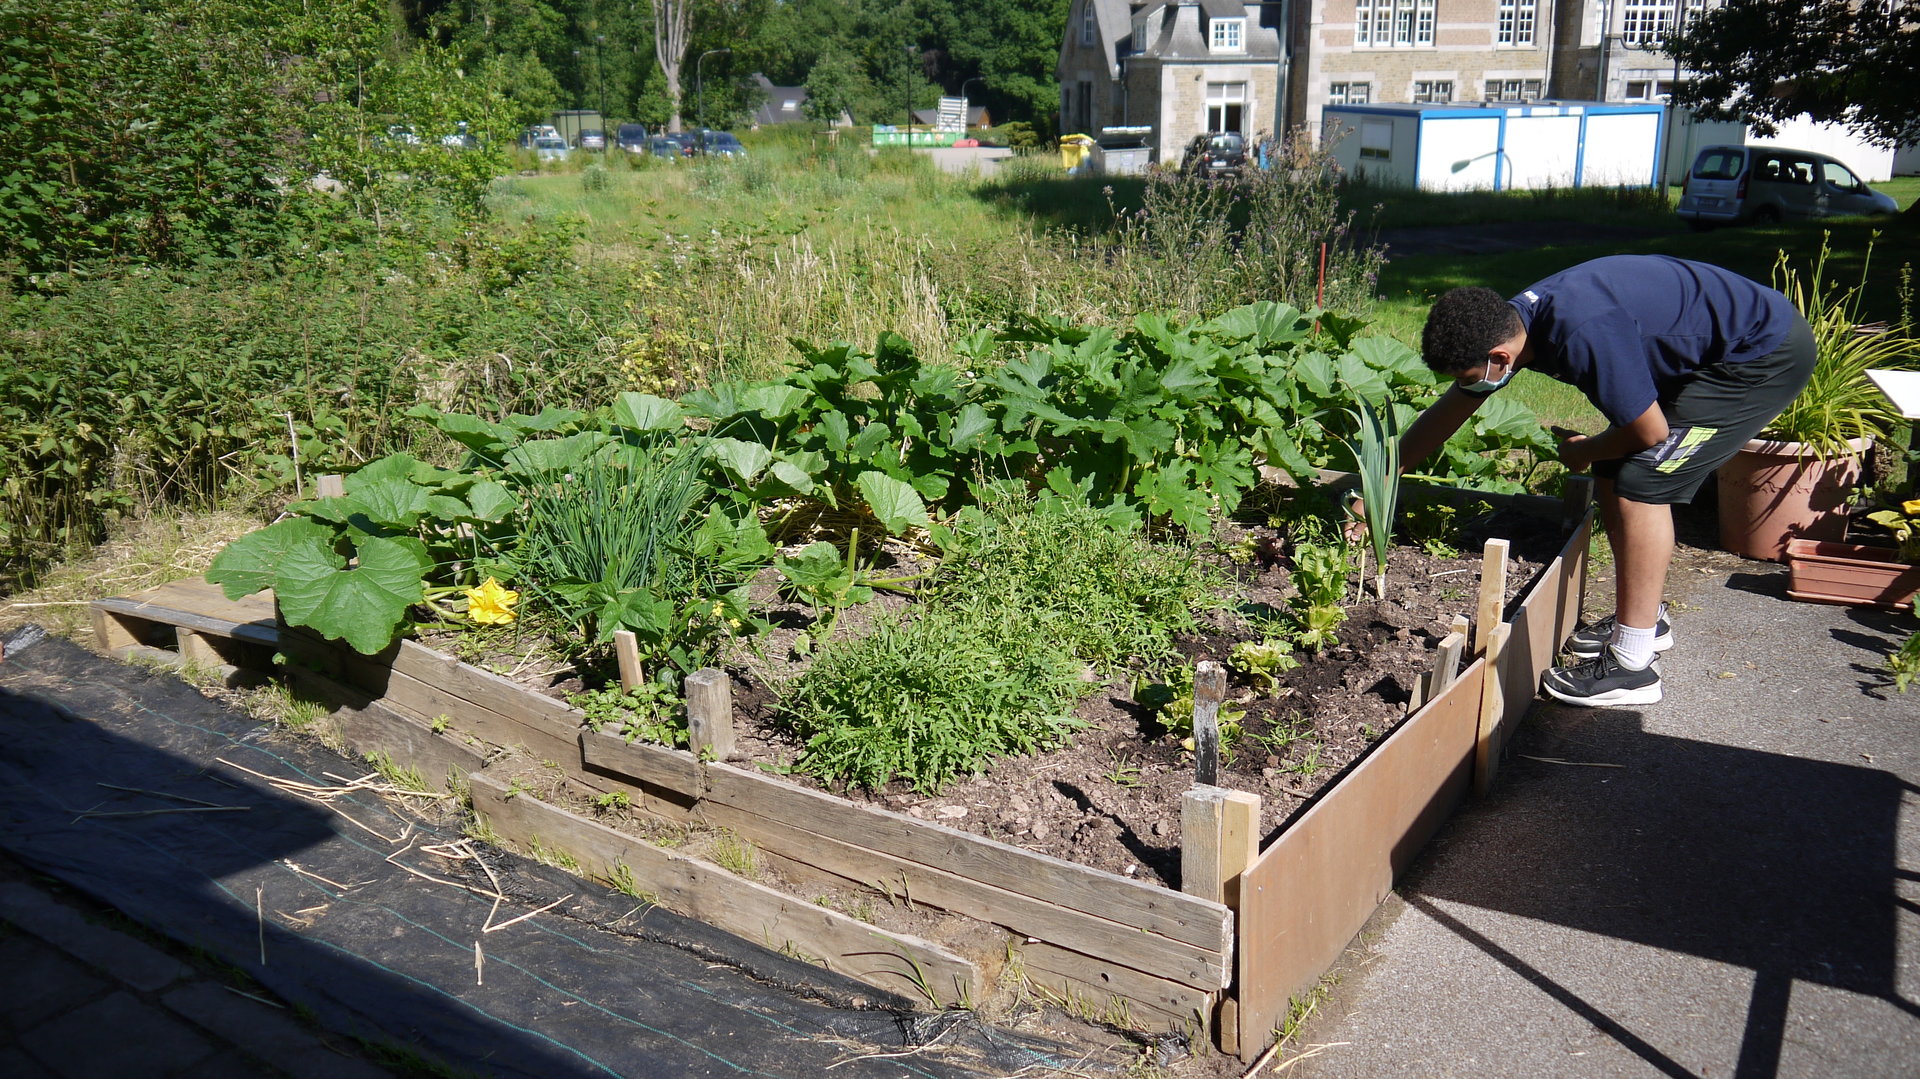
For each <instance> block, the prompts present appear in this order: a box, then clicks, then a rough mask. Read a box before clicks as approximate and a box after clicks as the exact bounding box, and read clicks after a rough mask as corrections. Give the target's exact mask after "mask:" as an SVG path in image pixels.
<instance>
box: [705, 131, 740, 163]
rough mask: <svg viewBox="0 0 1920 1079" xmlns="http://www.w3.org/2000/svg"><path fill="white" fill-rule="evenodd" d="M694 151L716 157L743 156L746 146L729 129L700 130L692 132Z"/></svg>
mask: <svg viewBox="0 0 1920 1079" xmlns="http://www.w3.org/2000/svg"><path fill="white" fill-rule="evenodd" d="M693 145H694V151H695V152H696V153H700V154H712V155H714V156H716V157H745V156H747V148H746V147H744V146H742V145H740V140H739V139H738V138H737V137H735V136H734V134H733V132H731V131H709V130H702V131H698V132H695V133H694V140H693Z"/></svg>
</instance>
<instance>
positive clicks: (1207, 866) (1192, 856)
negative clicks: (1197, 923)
mask: <svg viewBox="0 0 1920 1079" xmlns="http://www.w3.org/2000/svg"><path fill="white" fill-rule="evenodd" d="M1259 853H1260V796H1259V795H1257V794H1250V793H1248V792H1246V791H1235V790H1228V789H1226V788H1225V787H1214V786H1196V787H1194V788H1193V789H1191V790H1189V791H1187V792H1186V793H1185V794H1183V795H1181V796H1180V890H1181V891H1183V892H1185V893H1187V894H1188V895H1192V896H1198V897H1200V898H1201V899H1210V900H1213V901H1214V902H1216V903H1225V904H1226V905H1227V906H1229V907H1235V906H1237V905H1238V903H1239V901H1240V874H1242V873H1244V872H1246V871H1247V867H1248V866H1250V865H1252V864H1253V861H1254V859H1255V858H1256V857H1257V856H1258V855H1259Z"/></svg>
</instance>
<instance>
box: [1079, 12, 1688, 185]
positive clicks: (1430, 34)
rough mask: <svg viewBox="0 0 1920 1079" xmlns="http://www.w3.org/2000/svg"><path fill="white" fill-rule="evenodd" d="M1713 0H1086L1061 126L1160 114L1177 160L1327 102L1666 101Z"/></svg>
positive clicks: (1164, 138) (1159, 130) (1154, 123)
mask: <svg viewBox="0 0 1920 1079" xmlns="http://www.w3.org/2000/svg"><path fill="white" fill-rule="evenodd" d="M1708 2H1710V0H1253V2H1243V0H1075V2H1074V4H1073V6H1072V8H1071V9H1069V13H1068V22H1067V27H1066V33H1065V35H1064V37H1063V39H1062V42H1061V47H1060V59H1059V63H1058V67H1057V73H1058V76H1059V79H1060V118H1061V131H1062V132H1073V131H1080V132H1087V133H1089V134H1093V133H1096V132H1097V131H1098V129H1100V128H1102V127H1116V126H1132V125H1140V126H1151V127H1152V128H1153V129H1154V136H1153V139H1152V141H1153V144H1154V146H1155V148H1156V149H1157V150H1158V159H1159V160H1161V161H1175V160H1178V152H1179V150H1180V148H1181V147H1183V146H1184V145H1185V144H1186V142H1187V140H1188V139H1190V138H1191V137H1192V136H1193V135H1195V134H1198V133H1200V132H1204V131H1238V132H1241V133H1242V134H1245V135H1248V136H1257V135H1259V134H1261V133H1263V132H1285V131H1291V130H1294V129H1296V128H1304V129H1306V130H1309V131H1315V130H1317V129H1318V126H1319V120H1320V113H1321V109H1322V108H1323V107H1324V106H1326V105H1330V104H1333V105H1340V104H1368V103H1381V102H1408V103H1420V102H1430V103H1442V102H1480V101H1536V100H1542V99H1548V98H1552V99H1563V100H1583V101H1592V100H1604V101H1649V100H1656V99H1658V97H1659V96H1660V95H1662V94H1664V93H1665V92H1666V91H1667V89H1668V87H1669V86H1671V84H1672V83H1673V82H1674V81H1676V80H1684V79H1685V78H1687V77H1688V74H1689V73H1687V72H1686V71H1684V70H1680V69H1677V68H1676V67H1675V66H1674V64H1673V62H1672V60H1671V59H1670V58H1668V57H1667V56H1666V54H1664V53H1662V52H1660V51H1659V42H1660V41H1661V39H1663V38H1664V37H1665V36H1666V35H1667V34H1668V33H1670V32H1671V31H1672V29H1673V28H1674V26H1675V25H1676V24H1675V20H1676V19H1684V18H1687V17H1690V16H1691V15H1692V14H1693V13H1695V12H1698V11H1699V10H1701V9H1702V7H1703V6H1704V5H1705V4H1706V3H1708ZM1715 2H1717V0H1715ZM1603 30H1604V32H1603Z"/></svg>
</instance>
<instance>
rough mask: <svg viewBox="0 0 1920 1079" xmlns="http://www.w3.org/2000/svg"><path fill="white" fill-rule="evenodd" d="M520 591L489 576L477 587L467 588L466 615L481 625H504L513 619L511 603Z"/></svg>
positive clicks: (514, 602)
mask: <svg viewBox="0 0 1920 1079" xmlns="http://www.w3.org/2000/svg"><path fill="white" fill-rule="evenodd" d="M518 602H520V593H518V592H515V591H513V590H512V589H510V588H507V587H505V586H503V585H502V584H501V583H500V582H499V581H496V580H494V579H493V578H491V577H489V578H487V579H486V580H485V581H484V582H482V583H481V585H480V587H478V588H469V589H467V617H468V618H470V619H472V620H473V621H474V622H477V623H479V624H480V625H483V626H504V625H506V624H507V623H509V622H511V621H513V619H514V613H513V605H514V604H516V603H518Z"/></svg>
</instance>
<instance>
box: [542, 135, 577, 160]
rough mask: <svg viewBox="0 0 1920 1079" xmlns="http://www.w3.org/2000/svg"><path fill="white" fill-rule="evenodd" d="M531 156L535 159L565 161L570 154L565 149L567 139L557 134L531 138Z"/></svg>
mask: <svg viewBox="0 0 1920 1079" xmlns="http://www.w3.org/2000/svg"><path fill="white" fill-rule="evenodd" d="M533 156H534V159H535V160H536V161H565V160H566V159H567V158H568V157H569V156H571V151H569V150H568V149H567V140H565V139H563V138H561V137H560V136H558V135H541V136H540V137H538V138H536V139H534V140H533Z"/></svg>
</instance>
